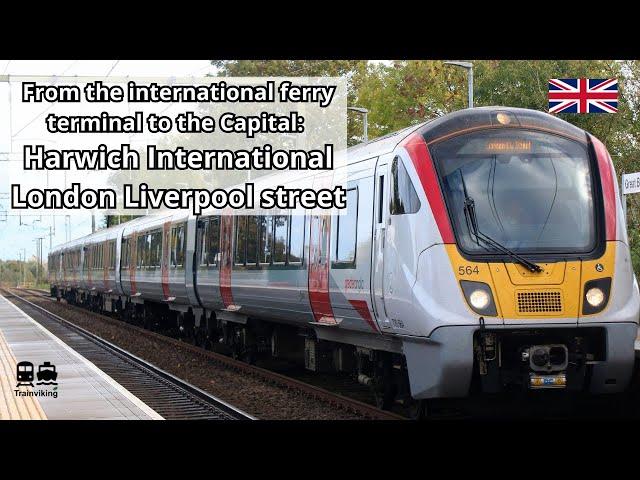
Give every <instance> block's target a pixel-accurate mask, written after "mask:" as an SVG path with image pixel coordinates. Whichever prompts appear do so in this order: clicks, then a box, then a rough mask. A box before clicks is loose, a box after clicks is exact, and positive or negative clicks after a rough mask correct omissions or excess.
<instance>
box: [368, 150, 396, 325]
mask: <svg viewBox="0 0 640 480" xmlns="http://www.w3.org/2000/svg"><path fill="white" fill-rule="evenodd" d="M374 189H375V192H374V208H373V215H374V218H373V248H372V249H371V255H372V262H371V265H372V268H371V291H372V295H373V309H374V313H375V315H376V321H377V322H378V326H379V327H380V328H381V329H382V331H384V330H388V329H390V328H391V322H390V320H389V318H388V317H387V311H386V307H385V299H384V294H385V291H384V278H385V265H388V257H389V255H388V253H387V252H386V251H385V250H386V233H387V224H388V222H389V166H388V163H387V161H386V160H384V159H380V158H379V159H378V162H377V163H376V174H375V186H374Z"/></svg>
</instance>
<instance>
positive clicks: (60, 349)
mask: <svg viewBox="0 0 640 480" xmlns="http://www.w3.org/2000/svg"><path fill="white" fill-rule="evenodd" d="M21 362H29V363H28V364H21V365H20V377H21V378H20V379H18V364H19V363H21ZM47 362H48V363H47ZM54 369H55V371H56V372H57V378H55V380H53V379H52V377H51V376H47V375H44V376H42V378H41V379H40V380H39V379H38V376H37V374H38V371H41V372H42V371H53V370H54ZM29 371H32V372H33V374H32V375H33V379H32V380H31V381H30V382H29V381H28V380H29V378H28V377H29V374H28V372H29ZM25 380H26V381H25ZM18 383H20V384H21V385H20V386H18ZM29 383H30V384H31V385H27V384H29ZM54 383H55V384H54ZM23 419H32V420H39V419H42V420H44V419H51V420H136V419H139V420H161V419H162V417H161V416H160V415H159V414H158V413H157V412H155V411H154V410H152V409H151V408H150V407H149V406H147V405H146V404H144V403H143V402H142V401H141V400H140V399H139V398H137V397H136V396H134V395H133V394H131V393H130V392H129V391H128V390H126V389H125V388H124V387H123V386H122V385H120V384H118V383H117V382H116V381H115V380H113V379H112V378H111V377H109V376H108V375H106V374H105V373H104V372H103V371H102V370H100V369H99V368H97V367H96V366H95V365H94V364H93V363H91V362H89V361H88V360H87V359H86V358H84V357H83V356H82V355H80V354H79V353H77V352H75V351H74V350H73V349H72V348H70V347H69V346H68V345H67V344H65V343H64V342H63V341H62V340H60V339H59V338H57V337H56V336H55V335H53V334H52V333H50V332H49V331H48V330H47V329H45V328H44V327H43V326H41V325H40V324H39V323H37V322H36V321H35V320H33V319H32V318H31V317H29V316H28V315H27V314H26V313H24V312H23V311H22V310H20V309H19V308H18V307H17V306H15V305H14V304H13V303H11V302H10V301H9V300H7V299H6V298H4V297H3V296H1V295H0V420H23Z"/></svg>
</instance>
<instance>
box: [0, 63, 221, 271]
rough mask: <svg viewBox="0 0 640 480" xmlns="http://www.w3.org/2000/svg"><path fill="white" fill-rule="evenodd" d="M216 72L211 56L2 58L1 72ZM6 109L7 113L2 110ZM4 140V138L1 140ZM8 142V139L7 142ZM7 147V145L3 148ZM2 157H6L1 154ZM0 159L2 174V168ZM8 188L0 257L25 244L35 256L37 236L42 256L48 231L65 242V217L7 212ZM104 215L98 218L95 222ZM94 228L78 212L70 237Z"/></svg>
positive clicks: (0, 121)
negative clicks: (102, 58)
mask: <svg viewBox="0 0 640 480" xmlns="http://www.w3.org/2000/svg"><path fill="white" fill-rule="evenodd" d="M208 73H210V74H212V73H215V69H214V68H213V67H212V66H211V63H210V62H209V60H162V61H159V60H149V61H142V60H121V61H117V60H55V61H54V60H42V61H36V60H0V75H16V76H18V75H46V76H50V75H60V76H62V75H64V76H73V75H78V76H106V75H110V76H138V77H190V76H194V77H200V76H205V75H206V74H208ZM8 102H9V100H8V89H7V88H6V83H5V84H4V85H3V84H2V83H0V116H4V118H0V138H2V137H8V124H7V119H8V117H7V115H6V112H8ZM3 112H4V114H3ZM0 143H2V142H0ZM5 143H6V142H5ZM0 150H2V151H5V148H2V149H0ZM0 158H6V157H5V156H1V155H0ZM3 163H4V162H2V161H1V159H0V176H1V175H2V171H6V168H3ZM8 194H9V192H8V191H5V190H4V188H3V189H2V191H0V259H3V260H7V259H17V258H18V252H22V249H23V248H24V249H25V251H26V255H27V258H31V257H32V256H35V253H36V242H35V239H36V238H37V237H45V239H44V240H43V258H44V260H45V261H46V256H47V254H48V252H49V231H50V227H52V228H51V230H52V231H53V226H54V224H55V235H54V236H53V238H52V244H53V246H55V245H57V244H59V243H63V242H64V241H65V240H66V239H65V225H64V224H65V219H64V217H56V218H55V220H54V219H53V217H52V216H51V215H49V216H44V215H43V216H23V217H22V218H20V217H17V216H8V215H7V212H6V210H7V208H8V207H9V205H10V198H9V195H8ZM100 221H101V216H98V217H97V218H96V223H99V222H100ZM90 232H91V216H90V215H86V216H85V215H78V216H74V217H72V221H71V238H77V237H80V236H82V235H85V234H87V233H90Z"/></svg>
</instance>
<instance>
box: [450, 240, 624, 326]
mask: <svg viewBox="0 0 640 480" xmlns="http://www.w3.org/2000/svg"><path fill="white" fill-rule="evenodd" d="M446 248H447V254H448V255H449V259H450V261H451V266H452V267H453V271H454V275H455V276H456V279H457V280H458V285H459V284H460V280H469V281H475V282H483V283H486V284H488V285H489V286H490V287H491V291H492V292H493V297H494V300H495V302H496V310H497V312H498V316H500V317H503V318H508V319H510V318H513V319H516V318H522V319H531V318H540V319H545V318H575V319H577V318H578V317H579V316H580V315H581V313H580V312H582V302H583V301H584V299H583V298H582V297H583V290H584V284H585V282H587V281H588V280H592V279H597V278H603V277H613V269H614V262H615V242H607V245H606V250H605V253H604V255H603V256H602V257H600V258H598V259H595V260H589V261H585V262H582V261H580V260H572V261H568V262H562V261H561V262H554V263H540V264H539V265H540V266H541V267H542V268H543V271H542V272H539V273H533V272H530V271H529V270H527V269H526V268H524V267H523V266H521V265H519V264H515V263H487V262H473V261H469V260H466V259H465V258H464V257H462V255H460V252H459V251H458V249H457V247H456V245H453V244H449V245H446ZM598 265H599V266H598ZM597 266H598V268H596V267H597ZM598 269H601V270H602V271H598ZM461 291H462V290H461ZM467 307H468V305H467ZM469 310H470V311H472V310H471V309H470V308H469ZM474 315H476V314H475V313H474Z"/></svg>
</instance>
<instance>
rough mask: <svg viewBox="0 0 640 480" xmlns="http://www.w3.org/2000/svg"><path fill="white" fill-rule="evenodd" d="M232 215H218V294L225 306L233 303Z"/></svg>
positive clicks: (227, 306)
mask: <svg viewBox="0 0 640 480" xmlns="http://www.w3.org/2000/svg"><path fill="white" fill-rule="evenodd" d="M232 236H233V217H232V216H231V215H221V216H220V296H221V297H222V302H223V303H224V307H225V308H229V307H230V306H232V305H234V303H233V295H232V293H231V270H232V263H231V262H232V261H233V258H232V251H231V238H232Z"/></svg>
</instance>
